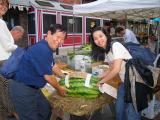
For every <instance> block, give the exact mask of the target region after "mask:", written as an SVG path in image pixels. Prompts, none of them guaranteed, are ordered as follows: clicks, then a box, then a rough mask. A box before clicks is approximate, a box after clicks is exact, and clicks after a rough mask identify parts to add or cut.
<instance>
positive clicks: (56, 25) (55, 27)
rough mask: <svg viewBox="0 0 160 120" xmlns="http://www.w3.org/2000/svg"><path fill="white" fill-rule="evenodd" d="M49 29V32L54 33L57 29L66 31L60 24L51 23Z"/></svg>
mask: <svg viewBox="0 0 160 120" xmlns="http://www.w3.org/2000/svg"><path fill="white" fill-rule="evenodd" d="M49 30H50V31H51V34H54V33H56V31H57V30H59V31H60V32H64V33H67V30H66V29H65V28H64V27H63V26H62V25H61V24H51V25H50V27H49Z"/></svg>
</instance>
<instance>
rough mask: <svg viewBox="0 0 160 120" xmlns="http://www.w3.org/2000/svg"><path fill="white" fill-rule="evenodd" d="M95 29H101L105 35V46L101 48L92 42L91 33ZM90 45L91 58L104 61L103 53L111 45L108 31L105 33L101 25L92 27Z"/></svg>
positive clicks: (106, 51) (107, 50) (108, 49)
mask: <svg viewBox="0 0 160 120" xmlns="http://www.w3.org/2000/svg"><path fill="white" fill-rule="evenodd" d="M96 31H102V32H103V33H104V34H105V35H106V37H107V43H106V48H105V49H104V48H101V47H99V46H97V45H96V44H95V42H94V39H93V33H94V32H96ZM91 38H92V40H91V45H92V59H93V60H95V61H104V59H105V53H106V54H107V53H108V52H109V51H110V47H111V37H110V35H109V33H106V31H105V29H104V28H102V27H96V28H94V29H93V31H92V33H91Z"/></svg>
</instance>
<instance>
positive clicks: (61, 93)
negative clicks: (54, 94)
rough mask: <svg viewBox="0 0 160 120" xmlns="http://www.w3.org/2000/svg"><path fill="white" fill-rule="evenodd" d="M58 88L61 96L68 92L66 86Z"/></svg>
mask: <svg viewBox="0 0 160 120" xmlns="http://www.w3.org/2000/svg"><path fill="white" fill-rule="evenodd" d="M57 90H58V92H59V94H60V95H61V96H66V93H67V90H66V88H64V87H62V86H60V87H59V88H58V89H57Z"/></svg>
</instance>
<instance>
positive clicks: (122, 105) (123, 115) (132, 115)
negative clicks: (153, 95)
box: [116, 83, 141, 120]
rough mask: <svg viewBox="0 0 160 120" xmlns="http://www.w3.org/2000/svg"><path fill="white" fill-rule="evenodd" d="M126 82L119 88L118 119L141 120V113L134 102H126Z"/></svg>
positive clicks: (117, 101)
mask: <svg viewBox="0 0 160 120" xmlns="http://www.w3.org/2000/svg"><path fill="white" fill-rule="evenodd" d="M124 95H125V89H124V83H122V84H121V85H120V86H119V88H118V94H117V100H116V120H141V114H140V113H137V112H136V111H135V109H134V107H133V104H132V103H126V102H125V100H124Z"/></svg>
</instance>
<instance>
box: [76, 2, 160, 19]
mask: <svg viewBox="0 0 160 120" xmlns="http://www.w3.org/2000/svg"><path fill="white" fill-rule="evenodd" d="M73 12H74V14H81V15H86V16H95V17H103V18H124V17H126V16H127V18H128V19H130V18H131V19H145V18H153V17H159V16H160V0H98V1H95V2H91V3H88V4H81V5H74V6H73Z"/></svg>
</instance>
